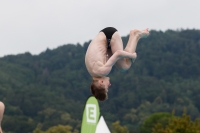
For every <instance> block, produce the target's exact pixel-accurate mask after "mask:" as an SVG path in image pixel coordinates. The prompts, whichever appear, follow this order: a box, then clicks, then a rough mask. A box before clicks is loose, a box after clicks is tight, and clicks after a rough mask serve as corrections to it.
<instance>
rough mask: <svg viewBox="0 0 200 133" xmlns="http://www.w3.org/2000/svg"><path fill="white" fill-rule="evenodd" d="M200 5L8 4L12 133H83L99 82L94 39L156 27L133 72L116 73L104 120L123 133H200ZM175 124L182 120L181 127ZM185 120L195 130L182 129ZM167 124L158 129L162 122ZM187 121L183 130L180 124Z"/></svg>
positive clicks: (3, 8) (2, 23) (0, 25)
mask: <svg viewBox="0 0 200 133" xmlns="http://www.w3.org/2000/svg"><path fill="white" fill-rule="evenodd" d="M199 5H200V1H198V0H192V1H189V0H182V1H181V0H176V1H173V0H151V1H141V0H140V1H139V0H134V1H133V0H126V1H122V0H120V1H116V0H109V1H107V0H101V1H94V0H83V1H72V0H59V1H55V0H42V1H41V0H34V1H25V0H18V1H14V0H9V1H6V0H1V1H0V101H2V102H3V103H4V104H5V112H4V117H3V120H2V123H1V125H2V129H3V131H4V133H62V132H63V131H64V132H66V133H78V132H80V125H81V119H82V111H83V108H84V104H85V100H86V99H87V98H88V96H90V91H89V87H90V82H91V77H90V75H89V74H88V72H87V70H86V68H85V63H84V56H85V52H86V50H87V47H88V45H89V43H90V41H91V40H92V39H93V38H94V37H95V36H96V35H97V34H98V32H99V31H100V30H101V29H103V28H105V27H109V26H112V27H115V28H116V29H118V31H119V33H120V34H121V36H122V40H123V42H124V46H125V45H126V43H127V41H128V38H129V36H128V35H129V31H130V30H131V29H141V30H142V29H145V28H149V30H150V34H151V35H150V36H149V37H148V38H146V39H142V40H140V41H139V44H138V47H137V54H138V58H137V60H136V62H135V63H134V64H133V65H132V68H131V69H130V70H129V71H128V72H125V73H120V72H119V71H118V70H117V68H113V70H112V72H111V73H110V77H111V84H112V87H111V89H110V90H109V99H108V100H107V101H105V102H100V108H101V113H102V115H103V116H104V119H105V120H106V122H107V124H108V127H109V129H110V130H111V131H112V132H115V133H122V132H123V133H125V132H129V133H161V132H159V131H161V130H160V129H161V128H162V130H163V132H164V131H165V130H166V129H165V128H166V127H168V125H170V124H171V125H175V124H174V123H173V122H174V121H176V122H177V121H178V120H180V122H178V124H177V125H175V126H174V127H171V128H169V129H170V130H171V131H174V132H175V131H176V130H189V129H186V128H184V129H182V128H183V127H188V128H191V129H194V128H195V129H196V131H200V125H199V124H196V127H191V126H190V125H191V123H192V122H195V119H197V118H200V112H199V111H200V104H199V100H200V94H199V92H200V83H199V80H200V76H199V75H200V68H199V65H200V58H199V56H200V52H199V51H200V15H198V13H199V12H200V8H199ZM177 118H180V119H178V120H177ZM181 122H185V123H186V124H188V126H182V125H181ZM158 123H160V124H158ZM179 124H180V125H179Z"/></svg>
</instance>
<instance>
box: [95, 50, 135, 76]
mask: <svg viewBox="0 0 200 133" xmlns="http://www.w3.org/2000/svg"><path fill="white" fill-rule="evenodd" d="M121 58H131V59H135V58H136V53H129V52H126V51H123V50H117V51H116V52H115V53H114V54H113V55H112V56H111V57H110V58H109V59H108V61H107V62H106V64H104V65H103V63H102V62H97V64H96V65H97V66H98V67H97V69H96V72H95V73H97V74H98V75H99V76H106V75H108V74H109V73H110V71H111V69H112V66H113V65H114V64H115V63H116V62H117V60H119V59H121Z"/></svg>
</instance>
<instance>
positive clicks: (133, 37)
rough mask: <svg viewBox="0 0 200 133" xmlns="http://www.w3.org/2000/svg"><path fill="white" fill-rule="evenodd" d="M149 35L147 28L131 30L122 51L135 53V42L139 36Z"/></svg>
mask: <svg viewBox="0 0 200 133" xmlns="http://www.w3.org/2000/svg"><path fill="white" fill-rule="evenodd" d="M148 35H149V31H148V29H145V30H131V31H130V35H129V40H128V43H127V45H126V48H125V49H124V51H127V52H130V53H135V51H136V47H137V43H138V41H139V39H140V38H145V37H147V36H148Z"/></svg>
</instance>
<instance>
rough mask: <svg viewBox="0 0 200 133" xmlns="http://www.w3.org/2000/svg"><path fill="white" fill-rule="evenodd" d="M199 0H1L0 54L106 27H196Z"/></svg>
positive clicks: (199, 25) (53, 44)
mask: <svg viewBox="0 0 200 133" xmlns="http://www.w3.org/2000/svg"><path fill="white" fill-rule="evenodd" d="M199 6H200V0H0V57H3V56H5V55H10V54H14V55H16V54H22V53H25V52H30V53H31V54H34V55H36V54H39V53H41V52H43V51H45V50H46V49H47V48H50V49H54V48H57V47H58V46H61V45H64V44H69V43H72V44H77V43H80V44H83V43H84V42H86V41H89V40H91V39H92V38H93V37H94V36H96V35H97V33H98V32H99V31H100V30H101V29H103V28H105V27H107V26H113V27H115V28H117V29H118V31H119V32H120V34H121V36H126V35H128V33H129V31H130V30H131V29H135V28H137V29H145V28H147V27H148V28H150V30H151V29H154V30H163V31H165V30H166V29H173V30H176V29H180V28H183V29H188V28H189V29H193V28H195V29H200V15H199V14H200V7H199Z"/></svg>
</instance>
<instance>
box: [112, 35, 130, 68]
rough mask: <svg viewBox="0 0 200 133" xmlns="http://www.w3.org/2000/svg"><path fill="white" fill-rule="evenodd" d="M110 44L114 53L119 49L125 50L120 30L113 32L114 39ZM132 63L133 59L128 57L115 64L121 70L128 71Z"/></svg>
mask: <svg viewBox="0 0 200 133" xmlns="http://www.w3.org/2000/svg"><path fill="white" fill-rule="evenodd" d="M110 45H111V50H112V53H115V52H116V51H117V50H124V48H123V42H122V39H121V36H120V34H119V32H115V33H114V34H113V36H112V39H111V41H110ZM131 64H132V63H131V60H129V59H128V58H122V59H119V60H118V61H117V62H116V64H115V66H116V67H117V68H118V69H119V70H120V71H126V70H128V69H129V68H130V67H131Z"/></svg>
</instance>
